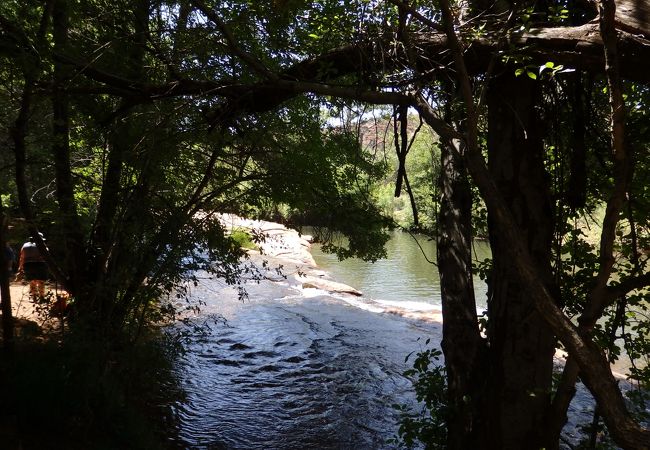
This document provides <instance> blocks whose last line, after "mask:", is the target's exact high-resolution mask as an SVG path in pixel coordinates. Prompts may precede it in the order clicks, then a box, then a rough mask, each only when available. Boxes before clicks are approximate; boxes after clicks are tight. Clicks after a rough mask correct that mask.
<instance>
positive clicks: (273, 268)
mask: <svg viewBox="0 0 650 450" xmlns="http://www.w3.org/2000/svg"><path fill="white" fill-rule="evenodd" d="M219 219H220V221H221V223H222V224H223V225H224V226H225V227H226V228H227V229H228V230H231V231H232V230H244V231H246V232H247V233H249V234H250V235H251V236H252V238H253V241H254V243H255V244H256V245H257V246H258V247H259V251H256V250H249V251H248V254H249V257H250V258H251V259H252V260H253V263H254V264H255V265H256V267H258V268H259V267H260V266H262V264H260V261H267V262H268V263H269V265H268V266H267V267H265V268H264V278H265V279H267V280H273V281H276V282H282V283H288V284H289V285H290V286H291V287H292V288H294V289H298V290H311V289H315V290H320V291H323V292H326V293H328V294H331V295H335V296H338V297H339V298H340V300H342V301H344V302H346V303H348V304H351V305H353V306H355V307H358V308H361V309H364V310H368V311H370V312H373V313H385V314H393V315H398V316H402V317H405V318H409V319H414V320H422V321H425V322H435V323H442V310H441V308H440V307H437V306H435V305H430V304H425V303H419V304H415V303H414V302H391V301H384V300H377V299H372V298H369V297H366V296H364V293H363V292H362V291H361V290H359V287H358V286H350V285H348V284H345V283H341V282H340V281H339V280H335V279H334V278H333V277H332V274H331V273H330V272H328V271H325V270H323V269H322V268H320V267H318V265H317V263H316V261H315V260H314V257H313V255H312V252H311V249H312V244H313V239H312V237H311V236H310V235H307V234H300V233H299V232H298V231H296V230H293V229H291V228H287V227H286V226H284V225H282V224H279V223H275V222H267V221H262V220H251V219H244V218H241V217H238V216H235V215H231V214H223V215H220V216H219ZM278 268H280V269H279V270H278ZM280 273H281V274H282V275H279V274H280ZM283 277H286V278H283ZM313 295H315V292H309V291H308V292H306V296H313Z"/></svg>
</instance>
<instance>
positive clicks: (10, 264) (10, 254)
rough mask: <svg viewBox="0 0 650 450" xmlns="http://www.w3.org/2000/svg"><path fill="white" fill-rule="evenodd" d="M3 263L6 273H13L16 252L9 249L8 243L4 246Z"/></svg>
mask: <svg viewBox="0 0 650 450" xmlns="http://www.w3.org/2000/svg"><path fill="white" fill-rule="evenodd" d="M5 262H6V263H7V273H9V274H11V273H13V271H14V265H15V264H16V252H14V249H13V248H11V245H9V242H7V243H6V245H5Z"/></svg>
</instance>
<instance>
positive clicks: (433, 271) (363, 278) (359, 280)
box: [305, 230, 491, 309]
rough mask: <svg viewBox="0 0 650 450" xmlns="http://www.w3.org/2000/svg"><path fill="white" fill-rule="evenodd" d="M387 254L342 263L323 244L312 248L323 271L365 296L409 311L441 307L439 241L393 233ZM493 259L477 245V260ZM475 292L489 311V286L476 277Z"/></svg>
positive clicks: (483, 245)
mask: <svg viewBox="0 0 650 450" xmlns="http://www.w3.org/2000/svg"><path fill="white" fill-rule="evenodd" d="M308 232H309V231H308V230H305V233H308ZM386 251H387V253H388V255H387V258H386V259H381V260H378V261H376V262H375V263H370V262H365V261H363V260H360V259H356V258H353V259H347V260H344V261H339V260H338V258H337V257H336V255H332V254H328V253H323V251H322V250H321V246H320V245H319V244H315V245H314V246H313V247H312V255H313V256H314V259H315V260H316V263H317V264H318V266H319V267H320V268H322V269H323V270H326V271H328V272H329V273H330V274H331V275H332V277H333V278H334V279H335V280H336V281H340V282H342V283H345V284H348V285H350V286H353V287H355V288H357V289H359V290H360V291H361V292H363V294H364V297H368V298H371V299H373V300H376V301H381V302H383V303H387V304H395V306H401V307H404V308H406V309H410V308H411V307H417V304H422V303H427V304H433V305H438V306H439V305H440V304H441V300H440V277H439V276H438V269H437V267H436V266H435V265H433V262H435V261H436V244H435V242H434V241H432V240H430V239H429V238H427V237H426V236H423V235H410V234H408V233H405V232H402V231H393V232H391V237H390V240H389V241H388V243H387V245H386ZM490 256H491V254H490V247H489V245H488V244H487V243H486V242H480V241H476V242H475V243H474V258H475V259H476V260H479V261H481V260H483V259H485V258H489V257H490ZM474 289H475V292H476V303H477V307H478V308H479V309H483V308H486V292H487V285H486V284H485V283H484V282H483V281H481V280H480V279H479V278H478V277H474Z"/></svg>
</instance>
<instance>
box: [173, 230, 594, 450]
mask: <svg viewBox="0 0 650 450" xmlns="http://www.w3.org/2000/svg"><path fill="white" fill-rule="evenodd" d="M420 248H422V249H423V250H424V252H425V254H426V255H427V257H428V258H429V259H430V260H433V259H434V256H435V247H434V245H433V243H431V242H428V241H426V239H425V240H420V242H419V244H418V243H416V242H415V241H414V240H413V239H412V238H411V237H410V236H409V235H407V234H404V233H399V232H396V233H393V234H392V236H391V240H390V241H389V243H388V247H387V250H388V258H387V259H385V260H380V261H378V262H376V263H375V264H370V263H364V262H361V261H358V260H350V261H345V262H338V261H337V260H336V258H335V257H333V256H332V255H325V254H323V253H322V252H320V249H319V248H318V246H314V248H312V252H313V254H314V256H315V259H316V261H317V263H318V265H319V266H320V268H322V269H324V270H326V271H329V272H331V274H332V275H333V278H334V279H335V280H337V281H341V282H345V283H348V284H350V285H352V286H354V287H356V288H358V289H360V290H362V291H363V292H364V296H363V297H361V298H359V297H353V296H350V295H332V294H328V293H327V292H324V291H320V290H318V289H313V288H304V289H303V288H302V287H301V286H302V285H301V284H300V283H296V282H295V278H293V277H294V275H293V274H291V273H287V275H289V276H288V278H287V279H282V278H279V277H277V276H276V277H275V280H276V281H270V280H262V281H254V280H250V281H248V282H246V283H245V284H244V287H245V288H246V291H247V293H248V298H247V299H244V300H241V299H240V298H239V295H238V290H237V289H235V288H234V287H231V286H227V285H225V284H224V283H223V282H222V281H220V280H214V279H210V278H209V277H208V276H207V275H206V276H203V277H202V276H201V274H199V278H200V281H199V283H198V285H197V286H196V287H193V288H192V291H191V293H190V298H191V300H192V301H193V302H195V303H197V302H198V303H200V304H202V307H201V312H200V313H198V314H195V315H194V316H190V317H189V319H190V323H191V324H192V325H194V326H196V327H197V329H196V330H193V329H191V328H189V329H188V334H187V341H186V346H185V347H186V349H187V351H186V352H185V353H184V354H183V355H181V356H180V358H179V361H178V364H177V373H178V376H179V379H180V382H181V387H182V389H183V390H184V392H185V393H186V397H185V398H184V399H183V401H179V402H177V404H176V405H175V406H174V413H175V418H176V422H177V424H178V429H177V436H176V437H175V440H174V442H175V444H177V446H178V447H179V448H184V449H388V448H394V444H392V443H390V442H389V440H390V439H391V438H393V437H394V436H395V435H396V433H397V428H398V420H399V413H398V412H397V411H396V409H395V408H394V407H393V405H394V404H406V405H410V406H412V407H417V404H416V401H415V398H414V392H413V390H412V386H411V383H410V381H409V380H408V379H406V378H405V377H404V376H403V375H402V373H403V371H404V370H405V369H407V368H408V367H409V364H408V363H407V362H405V356H406V355H407V354H409V353H411V352H413V351H417V350H419V349H422V348H424V347H425V344H424V342H425V341H426V340H427V339H431V345H435V346H438V345H439V343H440V340H441V325H440V323H439V322H436V320H431V318H432V317H436V316H435V315H433V316H432V315H431V314H430V313H431V311H432V310H434V311H435V310H439V306H440V291H439V281H438V278H437V274H436V270H435V267H433V266H432V265H431V264H429V263H428V262H427V261H426V259H425V258H424V256H423V254H422V251H421V249H420ZM477 254H478V256H479V257H480V258H482V257H484V256H486V255H488V249H487V248H486V246H485V245H484V244H478V245H477ZM261 259H262V257H260V256H256V257H253V258H252V260H253V261H254V262H255V263H256V264H258V265H260V260H261ZM283 270H284V271H285V273H286V272H291V270H292V269H290V266H288V265H285V266H284V269H283ZM271 272H272V268H271V270H270V271H269V273H271ZM277 280H280V281H277ZM475 288H476V293H477V298H478V299H479V303H483V304H484V300H482V299H483V298H484V296H485V285H484V284H483V283H482V282H480V281H479V280H476V282H475ZM479 309H480V307H479ZM400 311H402V312H411V313H415V314H401V313H400ZM437 317H438V318H439V315H438V316H437ZM179 327H180V325H179ZM587 403H588V401H587ZM587 403H585V402H581V403H580V406H581V407H582V406H585V405H587ZM585 408H586V407H585ZM576 415H583V416H584V417H582V418H581V419H583V420H588V419H589V415H588V412H587V409H585V412H582V413H581V412H580V411H579V412H578V413H574V416H576Z"/></svg>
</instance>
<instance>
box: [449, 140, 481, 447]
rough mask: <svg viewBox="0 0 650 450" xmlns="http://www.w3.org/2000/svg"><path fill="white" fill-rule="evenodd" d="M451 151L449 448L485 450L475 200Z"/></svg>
mask: <svg viewBox="0 0 650 450" xmlns="http://www.w3.org/2000/svg"><path fill="white" fill-rule="evenodd" d="M450 145H452V144H450ZM450 145H441V162H442V166H441V191H442V196H441V202H440V214H439V229H440V233H439V235H438V242H437V244H438V245H437V247H438V271H439V273H440V291H441V297H442V313H443V317H444V321H443V325H442V335H443V338H442V350H443V352H444V355H445V368H446V369H447V398H448V402H449V406H450V415H449V417H448V419H447V447H448V448H449V449H458V450H463V449H469V448H472V449H477V448H480V442H481V436H480V434H481V432H480V430H479V428H478V426H480V422H477V421H476V420H475V417H476V413H477V411H478V410H479V408H478V405H479V404H480V403H481V401H482V398H481V393H482V392H483V384H482V383H481V380H482V379H483V377H482V374H481V373H480V369H481V364H480V363H481V361H482V357H483V355H484V350H485V348H484V343H483V339H482V338H481V335H480V333H479V328H478V321H477V318H476V301H475V298H474V285H473V282H472V261H471V250H472V240H471V213H472V194H471V190H470V185H469V182H468V180H467V174H466V172H465V168H464V164H463V162H462V160H461V158H460V157H459V156H458V155H456V154H454V152H453V151H452V150H451V148H450Z"/></svg>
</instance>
